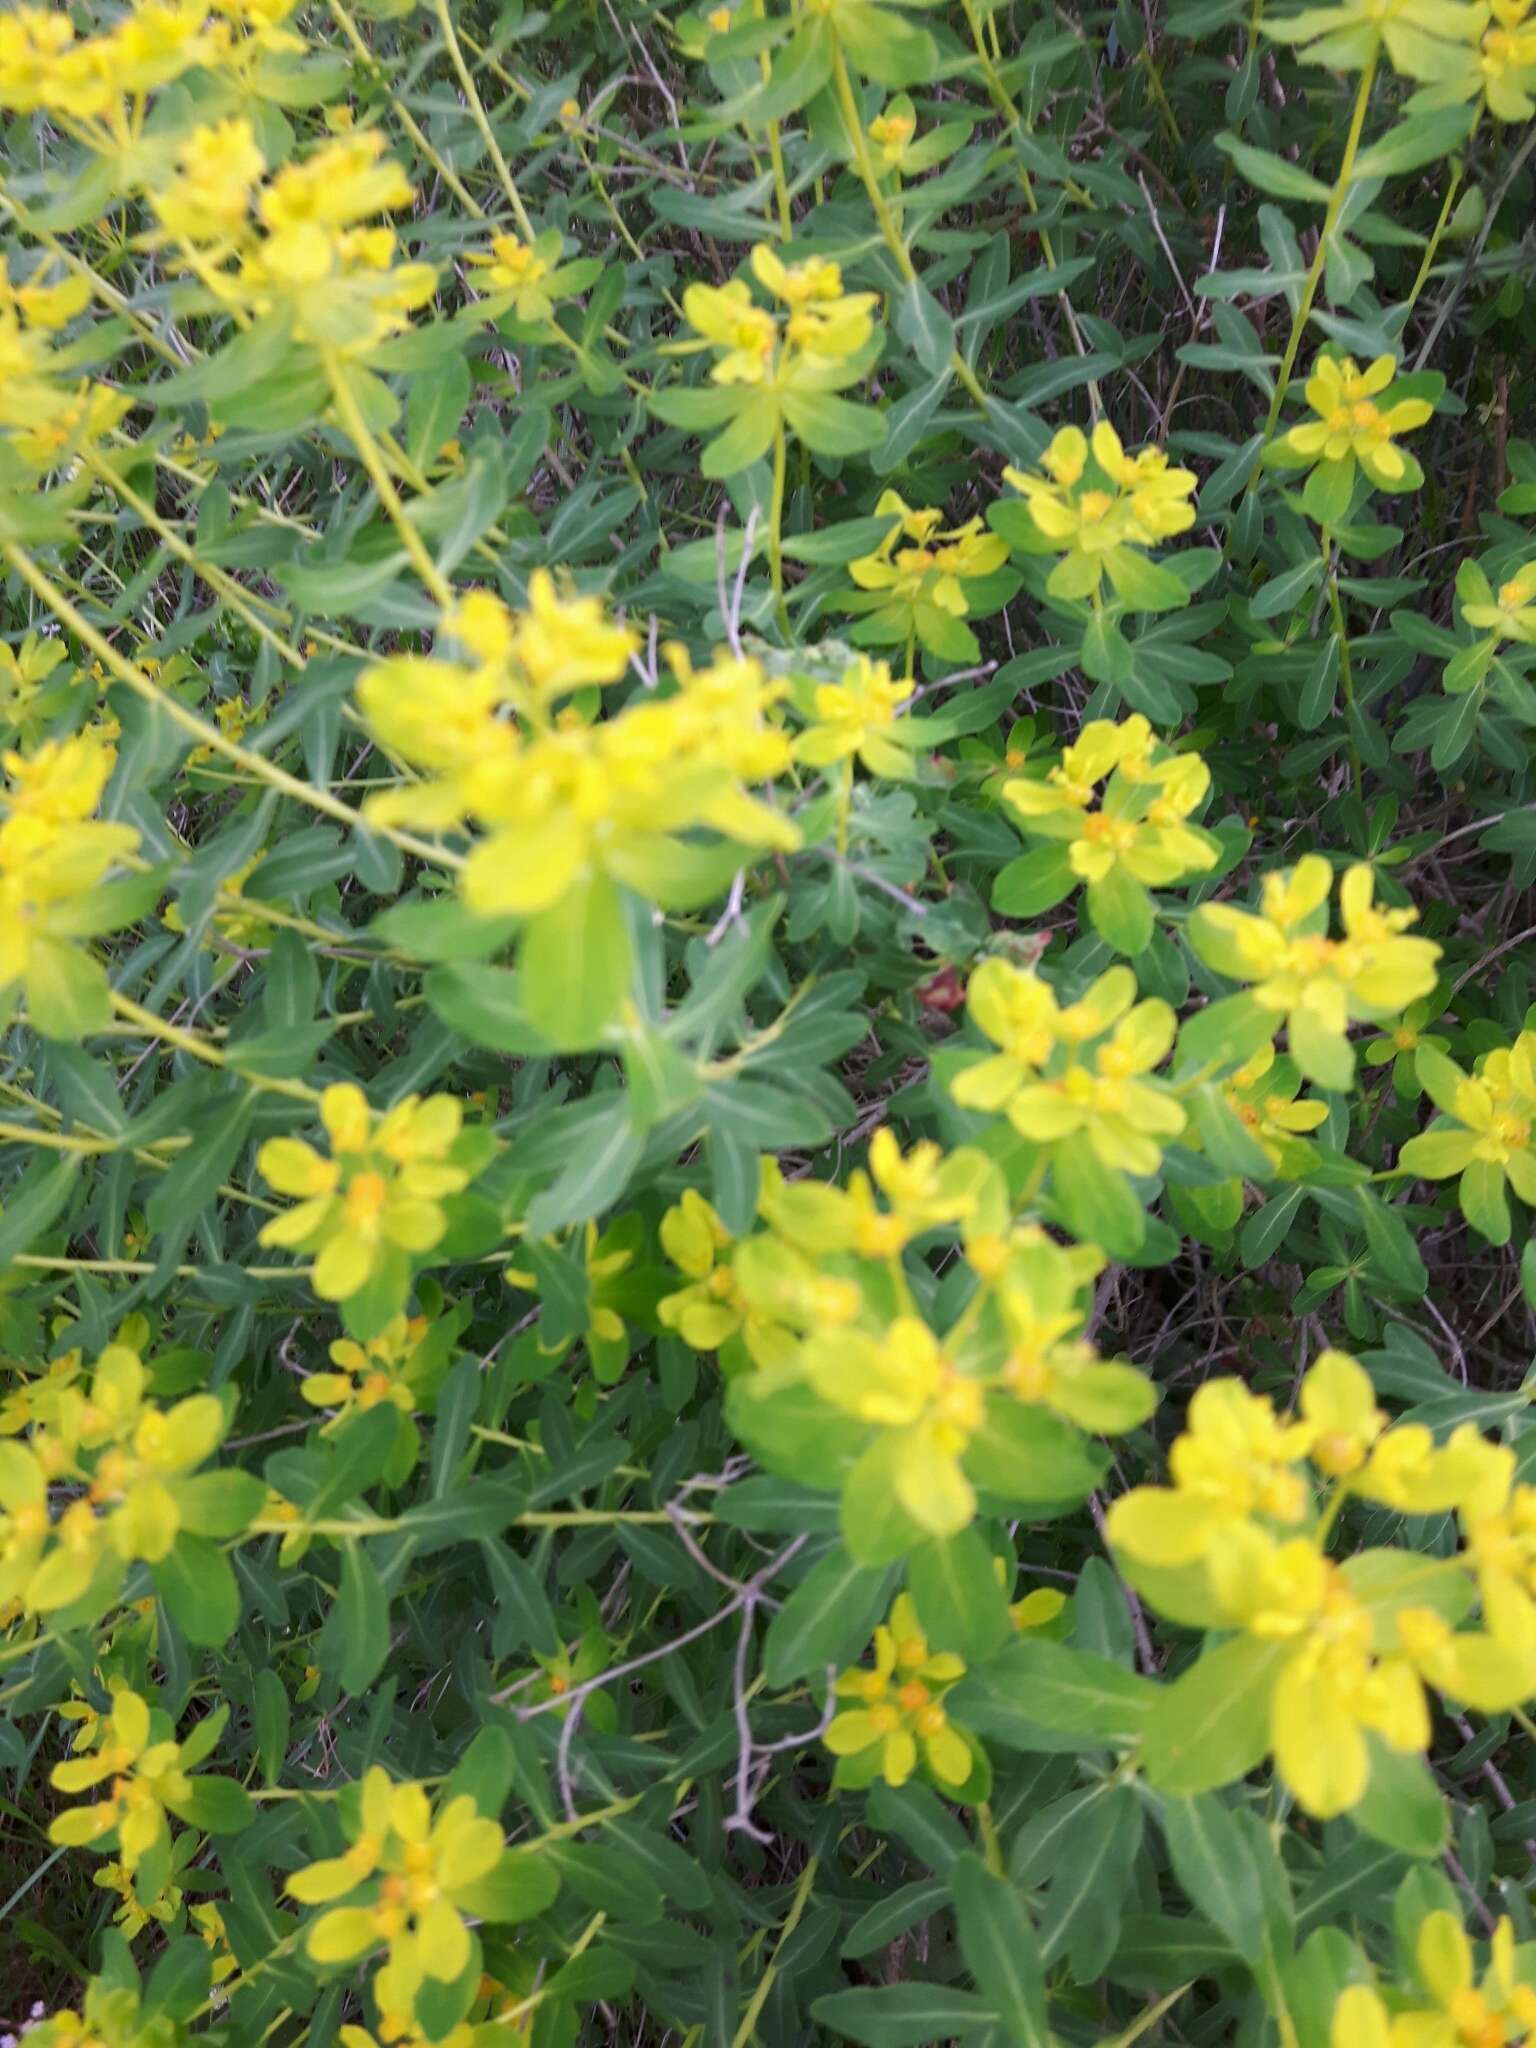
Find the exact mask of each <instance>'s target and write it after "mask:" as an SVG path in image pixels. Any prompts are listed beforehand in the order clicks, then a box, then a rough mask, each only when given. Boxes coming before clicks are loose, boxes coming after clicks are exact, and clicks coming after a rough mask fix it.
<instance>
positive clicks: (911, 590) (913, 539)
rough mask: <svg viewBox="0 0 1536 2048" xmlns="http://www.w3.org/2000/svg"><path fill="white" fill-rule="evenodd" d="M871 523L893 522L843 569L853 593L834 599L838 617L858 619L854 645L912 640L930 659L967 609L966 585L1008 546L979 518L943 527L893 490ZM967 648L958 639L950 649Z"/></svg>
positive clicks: (1001, 559)
mask: <svg viewBox="0 0 1536 2048" xmlns="http://www.w3.org/2000/svg"><path fill="white" fill-rule="evenodd" d="M875 517H876V518H887V517H889V518H890V519H891V520H892V522H893V523H892V525H891V527H890V529H889V531H888V532H887V534H886V536H885V538H884V540H882V541H881V543H880V545H879V546H878V547H877V548H876V549H875V550H874V551H873V553H871V554H868V555H861V556H860V557H859V558H858V560H857V561H854V562H850V563H849V565H848V573H849V575H850V576H852V578H853V580H854V582H855V583H856V584H857V585H858V592H857V593H853V594H850V595H849V596H847V597H844V598H842V599H840V600H839V605H840V608H841V609H842V610H843V611H848V612H855V613H859V614H862V615H863V616H862V619H861V623H860V624H859V625H858V626H856V627H855V628H854V629H853V636H852V637H853V639H854V641H855V643H856V644H860V645H876V644H881V643H890V642H899V641H903V640H906V641H911V640H916V641H918V642H919V643H920V644H921V645H922V646H924V647H931V648H933V650H934V651H935V652H937V653H941V654H942V653H947V652H949V648H948V646H947V645H946V641H947V637H948V635H949V634H950V633H951V632H952V631H953V627H952V625H951V624H950V623H949V622H952V621H954V620H957V619H963V618H965V616H966V615H967V613H968V612H969V611H970V608H971V600H970V596H969V594H968V593H967V588H966V586H967V584H968V583H970V584H974V583H976V582H978V581H979V580H980V579H982V578H984V577H988V576H992V575H994V574H995V573H996V572H997V571H998V570H999V569H1001V568H1002V567H1003V565H1004V563H1005V562H1006V561H1007V559H1008V543H1007V542H1006V541H1005V540H1004V539H1003V538H1002V536H1001V535H1000V534H996V533H988V532H987V531H986V529H985V527H984V526H983V524H982V521H981V519H980V518H979V517H977V518H974V519H967V520H965V521H964V522H963V523H962V524H961V525H959V526H950V527H946V526H945V525H944V524H943V519H944V514H943V513H942V512H941V511H939V510H938V509H936V508H935V507H934V506H931V505H929V506H919V507H914V506H911V505H908V504H907V502H906V501H905V499H904V498H903V497H902V496H901V493H900V492H899V491H893V490H887V491H883V492H882V493H881V495H880V499H879V502H878V503H877V504H876V506H875ZM972 648H973V643H972V642H970V641H969V640H965V641H963V642H962V643H961V644H960V646H959V647H958V648H957V650H956V651H957V652H958V653H963V654H966V655H969V654H970V653H971V652H972Z"/></svg>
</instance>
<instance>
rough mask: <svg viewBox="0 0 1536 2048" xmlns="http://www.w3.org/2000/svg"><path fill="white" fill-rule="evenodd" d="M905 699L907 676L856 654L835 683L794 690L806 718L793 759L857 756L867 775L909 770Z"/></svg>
mask: <svg viewBox="0 0 1536 2048" xmlns="http://www.w3.org/2000/svg"><path fill="white" fill-rule="evenodd" d="M911 699H912V680H911V678H910V677H908V676H893V675H892V674H891V669H890V664H889V662H884V661H873V660H871V659H870V657H869V656H868V655H867V654H860V655H857V656H856V657H855V658H854V659H853V660H852V661H851V662H849V664H848V666H847V667H846V668H845V669H844V670H843V672H842V674H841V675H840V676H839V677H838V679H837V681H836V682H835V683H814V684H810V685H808V686H802V688H801V689H800V690H799V691H798V692H797V701H798V702H799V703H800V704H801V705H802V708H803V709H804V710H805V712H806V714H807V718H808V723H807V725H806V727H805V730H804V731H803V732H801V733H799V734H798V735H797V736H796V738H795V741H794V744H793V747H792V749H791V751H792V753H793V756H794V759H795V760H797V761H805V762H807V763H808V764H809V765H810V766H811V767H813V768H828V767H831V766H832V765H833V764H834V763H835V762H839V761H851V760H852V759H854V758H855V757H857V759H858V760H860V761H862V762H863V764H864V766H865V767H866V768H867V769H868V770H869V772H870V773H871V774H872V775H884V776H887V777H889V778H892V779H897V778H900V777H905V776H908V775H910V774H911V773H912V748H911V745H910V744H908V743H907V735H908V727H907V726H906V724H905V723H904V721H903V717H902V714H903V712H904V711H905V709H906V707H907V705H908V704H909V703H910V702H911Z"/></svg>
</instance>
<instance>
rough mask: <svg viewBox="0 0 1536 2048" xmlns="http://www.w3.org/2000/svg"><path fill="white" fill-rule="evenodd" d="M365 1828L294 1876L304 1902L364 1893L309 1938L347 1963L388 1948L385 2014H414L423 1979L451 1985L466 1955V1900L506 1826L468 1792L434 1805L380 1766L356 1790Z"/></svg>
mask: <svg viewBox="0 0 1536 2048" xmlns="http://www.w3.org/2000/svg"><path fill="white" fill-rule="evenodd" d="M358 1816H359V1821H360V1826H359V1827H358V1828H357V1830H356V1832H355V1833H354V1836H353V1841H352V1846H351V1847H350V1848H349V1849H348V1850H346V1852H345V1853H344V1854H343V1855H341V1856H336V1857H331V1858H328V1859H327V1860H326V1861H324V1862H321V1863H311V1864H309V1865H308V1866H307V1867H306V1868H305V1869H303V1870H298V1871H295V1872H294V1874H293V1876H292V1877H291V1878H289V1880H288V1891H289V1893H290V1895H291V1896H292V1897H293V1898H295V1899H297V1900H299V1901H300V1903H301V1904H303V1905H306V1906H315V1905H325V1904H329V1902H330V1901H331V1900H333V1899H346V1898H348V1897H350V1896H351V1895H352V1894H353V1893H365V1897H366V1903H361V1902H360V1903H357V1904H354V1905H339V1906H333V1907H332V1909H331V1910H330V1911H329V1912H327V1913H322V1914H321V1915H320V1916H319V1918H318V1919H316V1920H312V1921H311V1922H310V1924H309V1928H308V1930H307V1932H306V1934H305V1937H304V1945H305V1948H306V1949H307V1951H308V1953H309V1955H310V1956H311V1957H312V1958H313V1959H314V1961H316V1962H317V1963H344V1962H351V1961H353V1960H354V1959H355V1958H356V1957H359V1956H363V1955H367V1954H369V1953H371V1952H372V1951H373V1950H374V1949H377V1948H380V1947H387V1948H388V1950H389V1956H388V1960H387V1961H386V1962H385V1964H384V1965H383V1967H382V1968H381V1969H380V1970H379V1972H378V1974H377V1976H376V1977H375V1978H374V1980H373V1992H374V1996H375V1998H376V1999H377V2000H378V2003H379V2005H380V2007H381V2008H382V2009H383V2010H384V2011H385V2012H409V2011H410V2010H411V2008H412V2006H413V2004H414V2002H415V1998H416V1994H417V1992H418V1991H419V1990H420V1988H421V1986H422V1984H423V1983H424V1982H425V1981H426V1980H427V1979H428V1978H431V1979H433V1980H434V1981H435V1982H437V1983H441V1984H447V1983H451V1982H452V1981H453V1979H454V1978H455V1977H457V1976H459V1975H460V1973H461V1972H462V1971H463V1970H464V1968H465V1967H466V1965H467V1964H468V1962H469V1959H470V1954H471V1948H470V1933H469V1928H468V1927H467V1926H466V1925H465V1920H464V1912H465V1911H466V1910H471V1909H469V1908H461V1905H460V1903H459V1902H460V1901H461V1900H465V1899H468V1898H470V1897H471V1896H472V1890H473V1887H474V1886H475V1885H477V1884H478V1883H479V1881H480V1880H481V1879H482V1878H485V1877H487V1876H489V1874H490V1873H491V1872H492V1871H493V1870H494V1869H495V1868H496V1866H497V1864H498V1863H500V1861H501V1859H502V1855H503V1841H502V1833H501V1829H500V1828H499V1827H498V1826H497V1824H496V1822H495V1821H493V1820H488V1819H486V1818H485V1817H484V1815H482V1814H481V1813H480V1812H479V1811H478V1809H477V1808H476V1806H475V1802H474V1800H473V1799H471V1798H469V1797H468V1795H461V1796H459V1797H457V1798H453V1799H450V1800H448V1802H447V1803H446V1804H445V1805H444V1806H443V1807H442V1809H441V1811H438V1812H434V1810H433V1806H432V1801H431V1799H430V1797H429V1795H428V1794H427V1792H426V1790H425V1788H424V1787H423V1786H421V1785H417V1784H393V1783H392V1782H391V1780H390V1778H389V1775H388V1773H387V1772H386V1771H384V1770H382V1769H380V1767H379V1766H378V1765H377V1764H375V1765H373V1766H371V1767H370V1769H369V1770H368V1771H367V1773H366V1774H365V1775H364V1778H363V1782H362V1785H361V1788H360V1791H359V1806H358Z"/></svg>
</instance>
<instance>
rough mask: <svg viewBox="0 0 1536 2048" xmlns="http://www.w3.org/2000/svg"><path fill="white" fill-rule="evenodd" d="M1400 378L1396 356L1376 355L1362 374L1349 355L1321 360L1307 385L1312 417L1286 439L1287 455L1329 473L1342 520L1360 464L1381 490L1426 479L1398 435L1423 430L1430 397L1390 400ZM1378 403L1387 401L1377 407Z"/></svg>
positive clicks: (1407, 486) (1406, 487)
mask: <svg viewBox="0 0 1536 2048" xmlns="http://www.w3.org/2000/svg"><path fill="white" fill-rule="evenodd" d="M1396 375H1397V361H1396V358H1395V357H1393V356H1377V358H1376V359H1375V361H1374V362H1372V363H1370V364H1368V365H1367V366H1366V368H1365V369H1363V370H1362V369H1360V368H1358V367H1357V365H1356V364H1355V362H1354V360H1353V358H1351V357H1349V356H1340V357H1334V356H1319V357H1318V358H1317V361H1316V362H1315V363H1314V364H1313V366H1312V374H1311V376H1310V377H1308V379H1307V383H1306V396H1307V403H1308V405H1310V406H1311V408H1312V415H1313V416H1312V418H1311V419H1308V420H1303V421H1302V422H1301V423H1300V424H1299V425H1298V426H1294V427H1292V428H1291V430H1290V432H1289V433H1287V434H1286V435H1285V436H1284V437H1283V442H1282V448H1283V449H1284V450H1285V451H1288V452H1289V453H1290V454H1291V455H1293V456H1296V457H1299V458H1300V459H1301V461H1302V463H1303V464H1315V465H1316V466H1317V467H1318V468H1319V469H1320V470H1322V471H1324V472H1326V473H1327V475H1328V487H1329V490H1330V492H1331V493H1332V495H1333V497H1334V499H1335V502H1336V503H1337V504H1338V506H1339V507H1340V515H1339V516H1341V517H1342V511H1343V508H1344V507H1345V506H1346V505H1347V503H1348V498H1349V493H1350V491H1351V489H1352V488H1353V485H1354V479H1355V469H1356V466H1357V465H1358V467H1359V468H1360V469H1362V470H1363V471H1364V472H1365V475H1366V477H1367V478H1368V480H1369V481H1370V482H1371V483H1372V484H1373V485H1374V486H1375V488H1376V489H1377V490H1378V491H1410V490H1415V489H1417V487H1418V486H1419V485H1420V484H1421V483H1422V482H1423V481H1424V472H1423V470H1422V469H1421V468H1420V467H1419V465H1418V463H1417V461H1416V460H1415V459H1414V457H1413V456H1411V455H1410V454H1409V453H1408V452H1407V451H1406V449H1403V448H1399V447H1398V445H1397V437H1398V436H1399V435H1400V434H1408V433H1412V431H1413V430H1414V428H1415V427H1422V426H1423V425H1424V423H1425V421H1426V420H1428V419H1430V418H1432V417H1433V414H1434V407H1433V406H1432V405H1431V404H1430V403H1429V401H1428V399H1425V398H1398V399H1395V400H1393V399H1391V398H1390V396H1389V388H1390V386H1391V384H1392V381H1393V379H1394V378H1395V377H1396ZM1378 399H1385V400H1386V402H1384V403H1382V404H1378V403H1377V400H1378Z"/></svg>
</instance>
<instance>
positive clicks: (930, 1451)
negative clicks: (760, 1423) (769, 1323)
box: [802, 1316, 986, 1536]
mask: <svg viewBox="0 0 1536 2048" xmlns="http://www.w3.org/2000/svg"><path fill="white" fill-rule="evenodd" d="M802 1365H803V1369H804V1372H805V1376H806V1378H807V1379H808V1380H809V1381H810V1383H811V1385H812V1386H813V1387H814V1388H815V1390H816V1392H817V1393H818V1394H820V1395H821V1397H822V1399H823V1400H824V1401H827V1402H828V1403H830V1404H831V1406H833V1407H834V1408H841V1409H842V1410H843V1411H844V1413H845V1414H848V1415H852V1416H853V1417H855V1418H856V1419H857V1420H858V1421H860V1422H866V1423H872V1424H873V1425H874V1426H875V1427H876V1428H878V1429H881V1430H889V1431H891V1432H893V1442H892V1463H891V1474H892V1485H893V1487H894V1490H895V1494H896V1498H897V1500H898V1501H899V1502H900V1504H901V1506H902V1507H903V1508H904V1509H905V1510H906V1512H907V1514H909V1515H910V1516H911V1518H912V1520H913V1521H914V1522H916V1523H917V1525H918V1527H919V1528H920V1529H924V1530H926V1531H927V1532H928V1533H929V1534H930V1535H934V1536H951V1535H954V1534H955V1533H956V1531H957V1530H960V1529H963V1528H965V1526H966V1525H967V1523H969V1521H970V1519H971V1517H972V1516H973V1515H974V1514H975V1512H976V1494H975V1490H974V1488H973V1487H972V1485H971V1482H970V1480H969V1479H967V1478H966V1476H965V1473H964V1472H963V1471H962V1470H961V1460H962V1459H963V1457H964V1455H965V1452H966V1449H967V1447H968V1446H969V1444H970V1441H971V1438H972V1437H973V1436H974V1435H975V1434H976V1432H977V1431H978V1430H979V1429H980V1428H981V1425H982V1422H983V1420H984V1417H985V1413H986V1391H985V1388H984V1387H983V1385H982V1383H981V1381H980V1380H978V1379H975V1378H973V1377H971V1376H970V1375H969V1374H966V1373H963V1372H961V1371H960V1370H959V1369H958V1367H957V1366H956V1365H955V1364H954V1362H953V1361H952V1360H951V1359H949V1358H948V1357H946V1356H945V1354H944V1352H943V1351H942V1350H941V1348H940V1346H939V1341H938V1339H937V1338H936V1337H935V1336H934V1334H933V1332H932V1331H931V1330H930V1329H929V1328H928V1326H927V1324H926V1323H923V1322H920V1321H919V1320H918V1319H917V1317H916V1316H898V1317H896V1319H895V1320H894V1321H893V1322H892V1323H891V1324H890V1325H889V1326H888V1328H887V1329H886V1331H885V1333H884V1335H883V1336H881V1337H878V1338H876V1337H871V1336H868V1335H866V1334H865V1333H864V1332H862V1331H857V1330H841V1331H837V1332H835V1333H831V1332H829V1333H826V1334H818V1335H814V1336H812V1337H811V1338H810V1339H809V1340H808V1341H807V1343H806V1345H805V1349H804V1351H803V1353H802Z"/></svg>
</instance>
